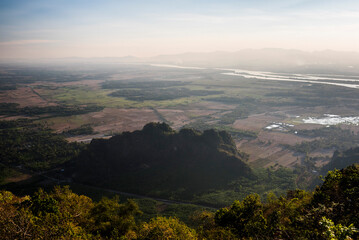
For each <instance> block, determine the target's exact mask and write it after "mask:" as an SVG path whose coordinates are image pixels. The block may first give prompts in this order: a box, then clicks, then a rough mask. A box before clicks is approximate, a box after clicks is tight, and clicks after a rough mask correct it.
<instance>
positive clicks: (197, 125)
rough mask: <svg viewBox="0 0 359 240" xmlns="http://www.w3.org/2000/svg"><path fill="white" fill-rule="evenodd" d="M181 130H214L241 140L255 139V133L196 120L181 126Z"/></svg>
mask: <svg viewBox="0 0 359 240" xmlns="http://www.w3.org/2000/svg"><path fill="white" fill-rule="evenodd" d="M183 128H192V129H197V130H200V131H205V130H208V129H215V130H218V131H226V132H228V133H230V134H231V136H232V137H234V138H237V139H241V138H252V139H253V138H256V137H257V133H256V132H253V131H249V130H241V129H236V128H233V127H230V126H226V125H221V124H211V125H210V124H207V123H206V122H205V121H202V120H198V121H195V122H192V123H189V124H186V125H184V126H183Z"/></svg>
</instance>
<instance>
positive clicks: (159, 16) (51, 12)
mask: <svg viewBox="0 0 359 240" xmlns="http://www.w3.org/2000/svg"><path fill="white" fill-rule="evenodd" d="M358 11H359V3H358V2H357V1H355V0H343V1H327V0H318V1H308V0H286V1H283V0H274V1H264V0H255V1H216V0H209V1H204V0H200V1H191V0H184V1H163V0H156V1H141V0H135V1H114V0H110V1H106V2H103V1H93V0H90V1H84V0H78V1H68V0H64V1H60V2H58V1H45V0H44V1H42V0H36V1H26V0H17V1H11V0H3V1H1V3H0V55H1V58H63V57H122V56H127V55H131V56H136V57H152V56H156V55H162V54H178V53H184V52H212V51H228V52H235V51H238V50H242V49H248V48H253V49H262V48H284V49H298V50H304V51H321V50H326V49H330V50H335V51H349V52H353V51H355V52H358V51H359V15H358Z"/></svg>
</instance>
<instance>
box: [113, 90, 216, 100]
mask: <svg viewBox="0 0 359 240" xmlns="http://www.w3.org/2000/svg"><path fill="white" fill-rule="evenodd" d="M222 93H223V91H208V90H190V89H187V88H158V89H157V88H151V89H141V90H136V89H125V90H118V91H116V92H113V93H111V94H109V95H110V96H112V97H123V98H126V99H128V100H132V101H146V100H155V101H163V100H173V99H177V98H187V97H193V96H207V95H215V94H222Z"/></svg>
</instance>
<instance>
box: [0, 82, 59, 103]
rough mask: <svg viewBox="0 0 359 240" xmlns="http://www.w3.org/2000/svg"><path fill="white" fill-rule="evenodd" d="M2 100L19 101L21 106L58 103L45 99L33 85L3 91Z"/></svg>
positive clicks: (0, 96) (0, 100) (0, 98)
mask: <svg viewBox="0 0 359 240" xmlns="http://www.w3.org/2000/svg"><path fill="white" fill-rule="evenodd" d="M0 102H2V103H18V104H19V105H20V107H46V106H55V105H56V103H53V102H49V101H47V100H46V99H43V98H42V97H41V96H39V94H37V92H36V91H35V90H33V89H32V88H31V87H19V88H17V89H16V90H7V91H4V92H1V93H0Z"/></svg>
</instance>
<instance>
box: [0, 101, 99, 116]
mask: <svg viewBox="0 0 359 240" xmlns="http://www.w3.org/2000/svg"><path fill="white" fill-rule="evenodd" d="M102 109H103V107H99V106H86V107H77V106H47V107H23V108H19V104H17V103H0V115H9V116H16V115H24V116H38V115H45V114H46V115H47V117H48V115H50V116H52V117H55V116H72V115H78V114H85V113H89V112H98V111H101V110H102Z"/></svg>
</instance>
